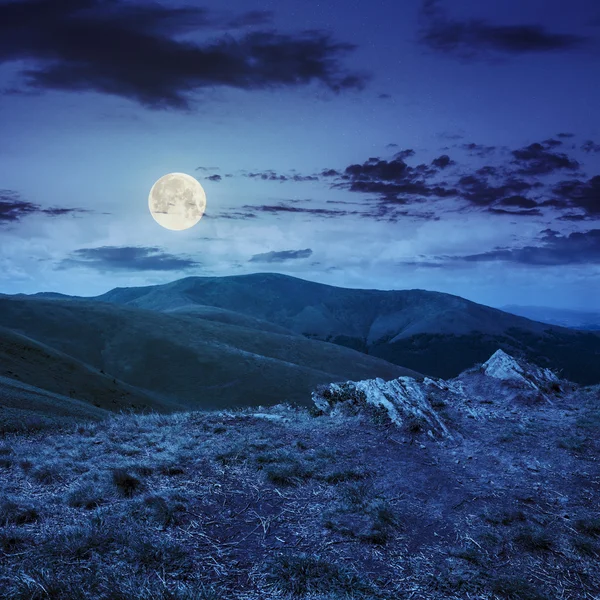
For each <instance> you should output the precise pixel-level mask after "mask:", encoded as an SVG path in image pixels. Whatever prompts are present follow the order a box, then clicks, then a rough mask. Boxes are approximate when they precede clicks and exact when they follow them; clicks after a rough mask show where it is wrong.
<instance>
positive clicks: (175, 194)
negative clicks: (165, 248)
mask: <svg viewBox="0 0 600 600" xmlns="http://www.w3.org/2000/svg"><path fill="white" fill-rule="evenodd" d="M148 208H149V209H150V214H151V215H152V217H153V218H154V220H155V221H156V222H157V223H158V224H159V225H162V226H163V227H165V228H166V229H171V230H173V231H182V230H183V229H189V228H190V227H193V226H194V225H195V224H196V223H197V222H198V221H199V220H200V219H201V218H202V215H203V214H204V210H205V208H206V194H205V193H204V189H203V188H202V186H201V185H200V183H199V182H198V181H197V180H196V179H194V178H193V177H192V176H191V175H186V174H185V173H169V174H168V175H163V176H162V177H161V178H160V179H159V180H158V181H157V182H156V183H155V184H154V185H153V186H152V189H151V190H150V195H149V196H148Z"/></svg>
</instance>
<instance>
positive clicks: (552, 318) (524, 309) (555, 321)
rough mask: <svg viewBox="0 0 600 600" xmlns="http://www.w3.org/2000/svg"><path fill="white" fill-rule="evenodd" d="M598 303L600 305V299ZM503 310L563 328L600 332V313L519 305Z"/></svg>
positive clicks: (504, 307)
mask: <svg viewBox="0 0 600 600" xmlns="http://www.w3.org/2000/svg"><path fill="white" fill-rule="evenodd" d="M598 303H599V304H600V299H599V300H598ZM502 310H505V311H506V312H509V313H512V314H514V315H519V316H521V317H527V318H528V319H533V320H534V321H541V322H542V323H549V324H551V325H560V326H561V327H569V328H571V329H581V330H585V331H600V311H598V312H593V311H580V310H568V309H564V308H549V307H547V306H545V307H544V306H519V305H517V304H509V305H507V306H503V307H502Z"/></svg>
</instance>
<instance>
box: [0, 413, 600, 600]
mask: <svg viewBox="0 0 600 600" xmlns="http://www.w3.org/2000/svg"><path fill="white" fill-rule="evenodd" d="M445 410H448V411H452V407H446V409H445ZM532 410H534V409H532ZM535 410H538V409H537V408H536V409H535ZM540 410H541V409H540ZM264 415H268V417H269V418H265V416H264ZM314 415H315V412H314V411H312V412H311V411H308V410H304V409H294V408H290V407H286V406H279V407H274V408H270V409H264V410H263V409H261V416H254V413H253V412H252V411H251V410H237V411H225V412H219V413H201V412H192V413H178V414H174V415H171V416H164V415H154V414H153V415H146V416H140V415H135V414H131V415H123V416H115V417H112V418H110V419H108V420H106V421H104V422H100V423H97V424H80V425H77V426H73V427H71V429H69V430H64V429H63V430H59V431H52V430H50V431H42V432H37V433H30V434H9V435H5V437H4V439H3V441H2V443H0V458H4V459H6V460H7V461H9V463H10V464H9V463H8V462H7V464H6V465H5V466H1V465H0V478H1V479H0V483H1V484H2V488H3V490H5V491H6V494H5V495H4V497H3V502H2V503H0V564H1V565H2V566H1V567H0V597H7V598H16V599H25V598H27V599H32V598H33V599H37V598H39V599H40V600H41V599H48V598H50V599H56V600H62V599H75V600H77V599H78V598H86V599H91V600H119V599H123V600H124V599H125V598H127V599H132V600H151V599H152V600H154V599H163V600H221V599H223V600H224V599H232V598H235V599H238V598H239V599H242V600H275V599H288V598H289V599H295V598H302V599H306V600H342V599H344V600H351V599H361V600H362V599H367V598H369V599H371V598H374V599H381V600H396V599H401V598H410V597H411V594H412V597H413V598H417V597H418V598H422V599H423V600H438V599H440V598H448V599H451V600H458V599H463V598H468V597H470V598H473V599H474V598H479V599H482V600H541V599H543V598H546V599H550V598H554V597H556V596H555V595H554V590H561V591H560V593H561V594H562V596H561V598H564V600H579V599H582V598H591V596H590V595H589V594H591V593H592V590H594V589H598V588H599V587H600V579H599V575H598V570H597V569H596V567H597V562H598V560H599V558H600V554H599V552H600V551H599V540H598V538H599V537H600V526H599V524H598V515H597V514H596V513H595V512H594V510H595V508H594V506H595V505H594V500H593V496H592V495H590V493H589V489H590V485H591V484H590V483H589V482H591V481H592V480H593V478H594V477H597V467H596V463H595V462H592V461H588V462H585V467H584V469H585V470H584V469H582V468H580V470H579V474H578V478H577V479H573V478H572V473H574V472H577V467H578V465H580V464H581V461H582V460H584V457H582V456H581V454H579V453H576V452H560V451H557V450H556V447H557V440H558V439H562V438H564V437H565V436H566V433H565V432H566V430H567V428H568V427H569V423H568V422H565V424H564V427H562V426H557V424H556V423H555V422H549V423H548V425H547V429H541V428H539V427H538V428H537V429H536V428H534V427H533V425H531V426H529V425H528V424H527V423H525V424H524V425H523V427H521V429H522V431H524V432H525V434H523V435H520V436H517V437H516V438H515V440H514V441H513V442H511V444H497V442H496V440H497V439H498V437H500V436H501V435H502V432H503V431H504V432H506V431H509V430H513V429H516V428H518V427H517V424H516V423H515V422H514V421H507V422H501V421H499V420H496V421H494V422H492V421H487V422H484V421H481V422H475V421H473V420H468V421H465V422H464V423H463V422H460V418H461V417H460V415H459V414H458V413H452V414H451V417H452V419H453V422H454V423H458V424H459V425H460V426H461V427H462V428H463V429H462V430H463V431H466V425H467V424H468V426H469V427H471V430H470V434H471V437H470V438H465V439H464V440H463V441H461V442H459V443H456V442H452V443H450V442H443V441H433V440H430V439H428V438H427V436H426V435H419V434H418V432H416V431H412V429H411V430H410V431H409V430H407V429H403V430H400V429H394V428H392V427H390V426H389V424H388V423H383V422H381V421H380V420H379V419H378V418H377V415H373V414H369V415H368V416H367V417H365V414H364V413H362V412H361V411H358V412H357V413H356V414H348V415H341V416H338V417H335V418H333V417H325V416H314ZM584 417H585V415H582V414H576V415H575V416H573V419H575V418H578V419H582V418H584ZM592 421H593V420H592ZM532 423H534V422H533V421H532ZM586 423H587V421H586ZM534 424H535V423H534ZM519 427H520V425H519ZM561 427H562V428H561ZM490 428H492V429H491V431H489V432H488V430H489V429H490ZM484 432H487V433H489V435H487V436H484ZM415 435H418V436H419V437H418V439H417V440H415ZM550 435H553V436H555V437H554V438H553V439H551V438H550V437H549V436H550ZM402 436H405V437H402ZM421 441H423V442H424V443H420V442H421ZM591 449H592V450H593V449H594V446H591ZM469 457H470V458H469ZM549 461H554V462H549ZM534 463H535V465H540V464H543V465H546V467H545V468H544V470H543V471H540V468H539V467H538V466H535V468H532V467H531V465H532V464H534ZM507 465H510V468H512V472H510V471H509V468H508V467H507ZM536 469H537V470H536ZM582 471H583V472H584V473H585V475H584V474H581V472H582ZM541 482H543V486H542V485H540V484H541ZM567 492H568V495H567ZM561 495H562V496H561ZM561 497H564V498H567V500H566V501H565V500H562V501H561V502H562V504H560V505H559V504H557V498H561ZM564 515H568V518H566V517H565V516H564ZM586 594H587V595H586Z"/></svg>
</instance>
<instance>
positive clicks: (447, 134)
mask: <svg viewBox="0 0 600 600" xmlns="http://www.w3.org/2000/svg"><path fill="white" fill-rule="evenodd" d="M437 136H438V137H439V138H441V139H443V140H450V141H456V140H462V139H463V138H464V137H465V136H464V135H463V134H462V133H450V132H447V131H442V133H438V134H437Z"/></svg>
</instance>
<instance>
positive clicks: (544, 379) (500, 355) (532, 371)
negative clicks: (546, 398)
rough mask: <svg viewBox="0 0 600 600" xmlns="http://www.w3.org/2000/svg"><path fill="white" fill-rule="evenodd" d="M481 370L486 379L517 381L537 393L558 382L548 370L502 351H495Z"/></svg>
mask: <svg viewBox="0 0 600 600" xmlns="http://www.w3.org/2000/svg"><path fill="white" fill-rule="evenodd" d="M481 368H482V370H483V372H484V373H485V374H486V375H487V376H488V377H494V378H496V379H500V380H502V381H517V382H519V383H522V384H523V385H525V386H527V387H531V388H533V389H537V390H538V391H541V390H542V388H545V387H547V386H548V385H549V384H553V383H558V381H559V380H558V377H557V376H556V375H555V374H554V372H553V371H551V370H550V369H542V368H540V367H538V366H536V365H532V364H531V363H528V362H526V361H523V360H518V359H516V358H513V357H512V356H510V355H509V354H507V353H506V352H504V350H497V351H496V352H495V353H494V354H493V355H492V356H491V357H490V358H489V359H488V360H487V361H486V362H485V363H483V365H482V367H481Z"/></svg>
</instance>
